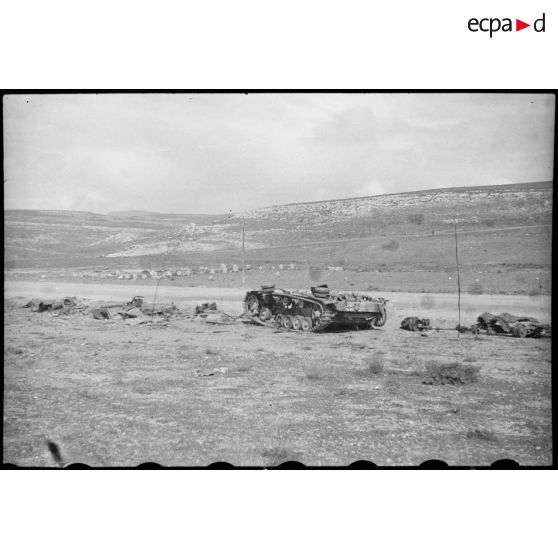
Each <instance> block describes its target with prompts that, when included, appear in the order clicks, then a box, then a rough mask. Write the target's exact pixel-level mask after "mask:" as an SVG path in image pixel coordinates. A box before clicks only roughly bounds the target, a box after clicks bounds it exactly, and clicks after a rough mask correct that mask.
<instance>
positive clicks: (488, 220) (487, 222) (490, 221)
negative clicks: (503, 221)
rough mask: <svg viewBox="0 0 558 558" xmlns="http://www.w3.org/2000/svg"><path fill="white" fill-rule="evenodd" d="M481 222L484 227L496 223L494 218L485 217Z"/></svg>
mask: <svg viewBox="0 0 558 558" xmlns="http://www.w3.org/2000/svg"><path fill="white" fill-rule="evenodd" d="M482 224H483V225H484V226H485V227H493V226H494V225H495V224H496V219H485V220H484V221H483V222H482Z"/></svg>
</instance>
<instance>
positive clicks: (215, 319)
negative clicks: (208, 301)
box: [205, 312, 235, 325]
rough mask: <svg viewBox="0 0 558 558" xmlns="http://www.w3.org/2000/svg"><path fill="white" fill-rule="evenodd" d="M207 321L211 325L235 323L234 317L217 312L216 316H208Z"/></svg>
mask: <svg viewBox="0 0 558 558" xmlns="http://www.w3.org/2000/svg"><path fill="white" fill-rule="evenodd" d="M205 321H206V322H208V323H210V324H224V325H230V324H232V323H234V321H235V320H234V318H233V317H232V316H229V314H225V312H217V313H216V314H208V315H207V317H206V318H205Z"/></svg>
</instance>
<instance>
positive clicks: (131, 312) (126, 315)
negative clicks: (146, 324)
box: [117, 306, 143, 320]
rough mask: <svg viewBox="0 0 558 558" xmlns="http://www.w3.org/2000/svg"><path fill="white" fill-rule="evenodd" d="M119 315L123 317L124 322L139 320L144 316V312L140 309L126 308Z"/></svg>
mask: <svg viewBox="0 0 558 558" xmlns="http://www.w3.org/2000/svg"><path fill="white" fill-rule="evenodd" d="M117 314H118V315H120V316H122V318H123V319H124V320H128V319H130V318H139V317H141V316H142V315H143V314H142V311H141V310H140V309H139V307H132V308H129V309H126V306H124V309H123V310H121V311H120V312H117Z"/></svg>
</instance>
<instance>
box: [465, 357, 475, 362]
mask: <svg viewBox="0 0 558 558" xmlns="http://www.w3.org/2000/svg"><path fill="white" fill-rule="evenodd" d="M463 362H477V359H476V358H475V357H472V356H466V357H465V358H464V359H463Z"/></svg>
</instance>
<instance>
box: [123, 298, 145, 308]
mask: <svg viewBox="0 0 558 558" xmlns="http://www.w3.org/2000/svg"><path fill="white" fill-rule="evenodd" d="M142 306H143V296H135V297H134V298H132V300H131V301H130V302H126V303H125V304H124V306H123V309H124V310H130V309H132V308H141V307H142Z"/></svg>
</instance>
